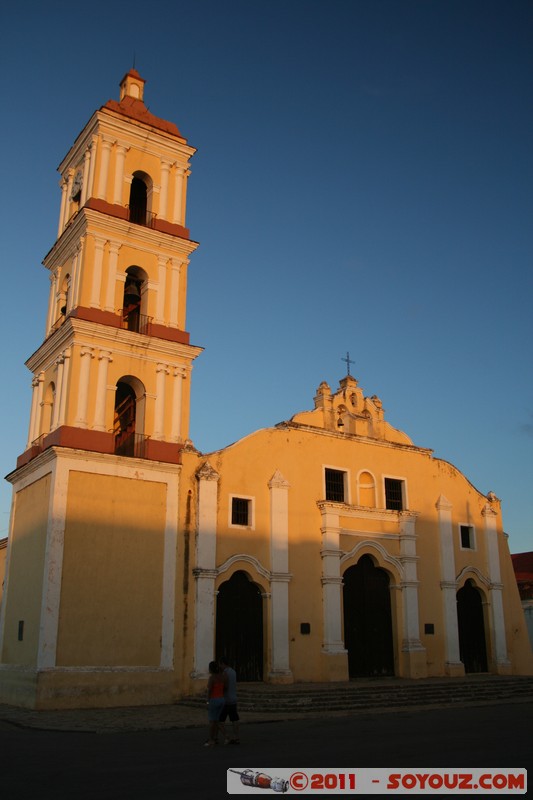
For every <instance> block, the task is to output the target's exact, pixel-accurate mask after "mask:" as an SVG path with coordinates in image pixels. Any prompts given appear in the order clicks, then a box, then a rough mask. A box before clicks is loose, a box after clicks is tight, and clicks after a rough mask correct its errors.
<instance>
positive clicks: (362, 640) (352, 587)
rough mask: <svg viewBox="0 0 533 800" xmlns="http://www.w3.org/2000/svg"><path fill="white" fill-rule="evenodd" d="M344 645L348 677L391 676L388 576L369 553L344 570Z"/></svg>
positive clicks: (392, 673)
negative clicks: (376, 564)
mask: <svg viewBox="0 0 533 800" xmlns="http://www.w3.org/2000/svg"><path fill="white" fill-rule="evenodd" d="M343 599H344V646H345V647H346V649H347V650H348V670H349V675H350V678H356V677H364V676H368V677H370V676H378V675H394V652H393V645H392V614H391V602H390V592H389V576H388V575H387V573H386V572H385V571H384V570H382V569H379V568H378V567H375V566H374V563H373V561H372V559H371V558H370V556H363V557H362V558H361V559H360V560H359V562H358V563H357V564H356V565H355V566H354V567H350V568H349V569H347V570H346V572H345V573H344V587H343Z"/></svg>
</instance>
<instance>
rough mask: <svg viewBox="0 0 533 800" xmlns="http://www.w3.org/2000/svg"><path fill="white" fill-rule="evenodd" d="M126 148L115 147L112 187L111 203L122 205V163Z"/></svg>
mask: <svg viewBox="0 0 533 800" xmlns="http://www.w3.org/2000/svg"><path fill="white" fill-rule="evenodd" d="M126 152H127V147H124V145H122V144H117V145H115V183H114V186H113V203H116V204H117V205H122V187H123V185H124V162H125V160H126Z"/></svg>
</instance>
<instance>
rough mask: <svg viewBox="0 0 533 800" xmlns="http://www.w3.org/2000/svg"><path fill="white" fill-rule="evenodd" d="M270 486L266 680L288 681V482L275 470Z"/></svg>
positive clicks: (290, 676)
mask: <svg viewBox="0 0 533 800" xmlns="http://www.w3.org/2000/svg"><path fill="white" fill-rule="evenodd" d="M268 488H269V490H270V561H271V570H272V574H271V580H270V587H271V598H272V605H271V608H272V640H271V642H272V666H271V670H270V674H269V678H270V680H272V681H273V682H276V683H292V679H293V677H292V672H291V669H290V661H289V582H290V579H291V576H290V574H289V483H288V481H286V480H285V478H284V477H283V475H282V474H281V472H280V471H279V470H276V472H275V473H274V475H273V476H272V478H271V480H270V481H269V484H268Z"/></svg>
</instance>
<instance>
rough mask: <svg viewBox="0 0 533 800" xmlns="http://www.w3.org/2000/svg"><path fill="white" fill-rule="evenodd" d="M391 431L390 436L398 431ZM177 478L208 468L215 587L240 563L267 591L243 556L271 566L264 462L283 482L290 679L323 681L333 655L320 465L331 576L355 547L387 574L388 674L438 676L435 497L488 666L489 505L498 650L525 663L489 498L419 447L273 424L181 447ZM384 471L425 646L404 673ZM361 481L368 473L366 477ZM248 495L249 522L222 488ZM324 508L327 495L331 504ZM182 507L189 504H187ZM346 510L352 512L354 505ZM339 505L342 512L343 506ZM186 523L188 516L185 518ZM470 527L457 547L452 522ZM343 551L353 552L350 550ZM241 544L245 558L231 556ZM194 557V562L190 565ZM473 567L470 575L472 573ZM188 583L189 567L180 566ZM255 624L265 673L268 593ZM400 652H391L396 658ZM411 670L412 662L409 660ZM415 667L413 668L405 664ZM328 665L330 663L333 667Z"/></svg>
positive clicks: (521, 666) (191, 482) (394, 538)
mask: <svg viewBox="0 0 533 800" xmlns="http://www.w3.org/2000/svg"><path fill="white" fill-rule="evenodd" d="M398 438H401V437H398ZM183 458H184V470H183V474H182V486H183V490H184V494H185V493H186V491H187V490H188V491H189V492H191V493H193V494H196V492H197V480H196V477H195V473H196V471H197V470H198V468H199V467H200V466H201V465H202V464H203V463H205V462H206V461H208V463H209V465H210V466H211V467H212V468H213V469H214V470H216V472H217V473H218V476H219V479H218V483H217V486H218V494H217V498H218V504H217V522H216V524H217V543H216V567H217V569H218V570H220V568H221V566H222V565H224V563H225V562H227V561H228V560H229V559H233V562H232V564H231V567H230V568H229V569H227V570H225V571H223V572H220V574H219V575H218V577H217V579H216V586H215V590H218V589H220V586H221V585H222V584H223V583H224V582H225V581H227V580H228V579H229V578H230V577H231V575H232V574H233V573H234V572H235V571H237V570H242V571H244V572H245V573H246V574H247V575H248V576H249V578H250V579H251V580H252V581H253V582H255V583H256V584H257V585H258V586H259V587H260V588H261V591H262V592H264V593H268V592H269V591H270V587H269V581H268V579H266V578H265V577H264V576H263V575H262V574H260V572H259V571H258V569H257V568H256V567H255V566H254V564H255V562H256V561H257V562H258V563H259V565H260V567H261V568H263V569H265V570H270V569H272V562H271V544H270V526H271V518H270V493H269V488H268V483H269V481H270V480H271V478H272V477H273V474H274V473H275V471H276V470H279V471H280V472H281V474H282V476H283V478H284V479H285V480H286V481H287V482H288V484H289V489H288V504H289V533H288V542H289V545H288V547H289V551H288V571H289V573H290V575H291V578H290V582H289V585H288V586H289V588H288V593H289V608H288V611H289V652H290V666H291V670H292V672H293V676H294V679H295V680H297V681H312V680H315V681H316V680H327V679H331V677H330V676H328V671H329V670H330V669H331V668H332V667H331V664H333V660H332V659H331V658H330V659H329V660H328V658H326V659H325V658H324V655H323V653H322V644H323V637H324V608H323V599H322V598H323V588H322V581H321V579H322V556H321V550H322V548H323V539H322V532H321V526H322V524H323V522H322V516H321V513H320V509H319V507H318V505H317V502H318V501H320V500H323V499H324V497H325V490H324V468H325V467H331V468H334V469H338V470H342V471H346V473H347V490H348V491H347V498H348V500H349V502H348V504H347V506H346V507H344V506H340V508H339V526H340V530H341V534H340V538H339V548H340V550H341V551H342V553H343V557H342V563H341V570H340V574H341V576H342V575H343V574H344V572H345V571H346V570H347V569H348V568H349V567H350V566H352V565H354V564H356V563H357V562H358V560H359V559H360V558H361V556H362V555H363V554H365V553H367V554H369V555H370V556H371V557H372V560H373V561H374V563H375V565H376V566H378V567H380V568H381V569H384V570H385V571H386V572H387V574H388V575H389V580H390V586H391V590H390V591H391V600H392V615H393V638H394V649H395V673H396V674H397V675H408V674H410V675H411V676H412V677H416V676H417V674H418V677H421V676H422V675H423V674H427V675H430V676H431V675H435V676H437V675H444V674H446V668H445V661H446V652H445V630H444V608H443V598H442V590H441V581H442V574H441V554H440V528H439V515H438V510H437V507H436V506H437V502H438V501H439V498H440V497H441V496H444V497H445V498H446V499H447V501H449V503H450V504H451V505H452V512H451V522H452V537H453V549H454V558H455V571H456V576H457V577H459V576H461V575H462V577H461V578H460V582H459V585H458V588H461V586H463V585H464V583H465V581H466V580H468V579H472V580H474V582H475V584H476V587H477V588H478V590H479V591H480V593H481V596H482V599H483V602H484V603H485V614H486V635H487V645H488V653H487V655H488V660H489V671H495V669H496V665H495V663H494V659H493V655H492V654H491V646H492V641H491V635H492V634H491V630H490V627H491V621H490V617H489V616H487V615H488V614H489V611H488V606H487V605H486V604H487V603H490V597H489V594H490V593H489V583H490V581H489V580H488V575H489V565H488V552H487V545H486V531H485V526H486V523H485V517H484V516H483V513H482V512H483V510H484V509H485V508H486V507H489V509H490V513H491V514H493V515H495V517H494V518H495V519H496V532H497V533H496V535H497V539H498V548H499V553H500V563H501V571H502V583H503V585H504V597H505V601H504V614H505V623H506V631H505V635H506V637H507V649H508V654H509V658H510V659H511V661H512V664H513V667H512V670H513V671H514V672H516V673H520V672H522V673H523V672H527V671H528V670H531V666H532V662H531V657H530V654H529V653H528V652H526V650H527V648H526V647H525V644H526V643H527V638H525V637H524V630H523V629H524V624H523V615H522V613H521V608H520V604H519V600H518V595H517V592H516V587H515V581H514V574H513V571H512V565H511V560H510V556H509V552H508V547H507V543H506V539H505V536H504V534H503V529H502V520H501V511H500V504H499V502H498V501H497V499H492V500H491V502H490V503H489V499H488V498H487V496H485V495H483V494H482V493H481V492H479V491H478V490H477V489H476V488H475V487H474V486H472V484H471V483H470V482H469V481H468V480H467V479H466V478H465V476H464V475H463V474H462V473H461V472H460V471H459V470H457V469H456V468H455V467H453V466H452V465H451V464H448V463H447V462H444V461H441V460H439V459H435V458H434V457H433V456H432V454H431V451H429V450H425V449H421V448H417V447H414V446H410V445H406V444H404V443H403V442H401V441H397V442H396V443H392V442H390V440H389V441H388V442H386V441H383V440H382V441H375V440H374V441H373V440H368V439H364V438H359V437H353V436H345V435H342V434H338V433H337V432H336V431H335V432H331V434H329V433H326V432H324V431H322V430H312V429H310V428H309V427H306V428H305V429H304V428H301V427H295V426H287V427H286V428H284V427H278V428H275V429H265V430H261V431H258V432H256V433H254V434H251V435H250V436H248V437H246V438H244V439H242V440H241V441H239V442H237V443H235V444H234V445H231V446H229V447H228V448H226V449H224V450H221V451H217V452H215V453H211V454H208V455H205V456H198V455H197V454H194V453H192V454H189V453H184V456H183ZM361 472H365V473H366V474H367V475H368V474H371V475H372V476H373V479H374V483H375V492H374V496H375V498H376V507H375V508H374V509H368V508H362V507H361V506H358V504H357V500H358V497H359V495H358V485H357V480H358V476H359V474H360V473H361ZM384 477H395V478H400V479H402V480H403V481H405V489H406V501H407V502H406V510H407V511H409V512H412V513H413V514H414V515H415V533H416V567H417V580H418V612H419V623H420V624H419V634H420V641H421V643H422V645H423V647H424V648H425V653H422V654H417V655H416V656H415V657H414V660H415V661H416V668H414V669H415V674H412V673H409V672H406V670H407V669H408V667H407V666H406V662H405V656H404V655H402V652H401V651H402V640H403V639H404V637H405V636H406V629H405V624H406V623H405V609H404V606H403V604H404V602H405V598H404V596H403V595H402V592H401V590H400V583H401V575H400V572H399V570H398V569H397V568H396V567H395V566H394V563H393V562H395V563H398V564H399V563H400V561H401V555H402V554H401V545H400V536H399V535H400V530H401V525H402V524H403V523H402V515H401V514H399V513H397V512H391V511H386V510H385V496H384ZM365 480H368V478H367V477H366V478H365ZM232 495H236V496H238V497H242V498H252V502H253V508H254V514H253V517H254V519H253V526H252V525H250V526H249V527H248V528H242V527H235V526H232V525H231V520H230V508H231V497H232ZM332 505H333V506H335V504H332ZM193 508H194V504H193ZM354 508H355V510H354ZM343 509H345V510H343ZM196 524H197V523H196ZM461 525H469V526H472V527H473V529H474V532H475V548H473V549H463V548H462V547H461V541H460V526H461ZM350 553H353V555H350ZM239 554H243V556H246V558H244V557H243V558H241V559H240V560H239V559H237V560H235V557H236V556H238V555H239ZM191 566H194V565H191ZM480 576H481V577H480ZM190 581H191V584H192V585H194V577H193V574H192V572H191V573H190ZM264 604H265V619H266V620H267V623H268V626H267V629H266V630H265V633H264V658H265V674H266V672H267V671H268V667H269V663H268V662H269V659H270V655H271V654H270V636H271V632H272V631H271V627H270V626H271V624H272V619H271V613H270V605H269V604H270V600H269V599H268V598H265V600H264ZM302 622H308V623H310V625H311V634H310V635H301V632H300V623H302ZM426 624H427V625H432V626H433V631H434V632H433V633H429V632H428V633H426V632H425V625H426ZM193 648H194V642H193V639H192V636H189V639H188V642H187V652H188V653H189V656H191V654H192V651H193ZM402 659H403V660H402ZM409 669H413V667H409ZM416 670H419V673H416ZM335 674H337V673H335Z"/></svg>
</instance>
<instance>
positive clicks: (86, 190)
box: [81, 135, 98, 202]
mask: <svg viewBox="0 0 533 800" xmlns="http://www.w3.org/2000/svg"><path fill="white" fill-rule="evenodd" d="M97 143H98V136H96V135H94V136H93V137H92V139H91V142H90V144H89V147H88V151H89V154H90V159H89V172H88V173H86V174H85V176H84V178H83V191H82V196H81V197H82V202H85V200H86V199H87V198H88V197H92V192H93V186H94V171H95V169H96V147H97Z"/></svg>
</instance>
